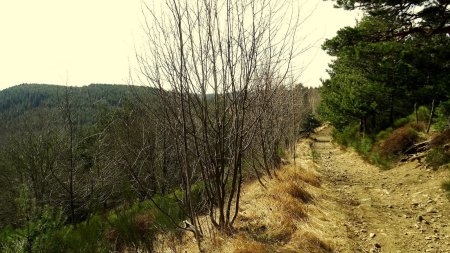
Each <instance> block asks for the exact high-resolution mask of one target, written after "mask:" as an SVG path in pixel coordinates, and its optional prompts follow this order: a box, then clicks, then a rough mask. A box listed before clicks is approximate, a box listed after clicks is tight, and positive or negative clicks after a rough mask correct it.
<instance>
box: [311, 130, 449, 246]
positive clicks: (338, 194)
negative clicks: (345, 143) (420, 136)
mask: <svg viewBox="0 0 450 253" xmlns="http://www.w3.org/2000/svg"><path fill="white" fill-rule="evenodd" d="M330 132H331V129H330V128H329V127H324V128H322V129H321V130H320V131H318V132H317V133H316V134H315V135H314V136H313V139H315V141H314V143H313V144H312V145H311V147H312V149H313V156H314V157H315V162H316V164H317V165H318V166H316V167H317V168H316V169H317V171H318V172H319V173H320V174H321V175H322V179H323V182H324V186H323V187H324V189H323V190H324V192H325V193H324V195H323V197H324V198H325V202H324V203H325V204H323V205H324V206H323V208H324V210H326V209H330V210H329V212H328V213H327V215H328V216H329V217H330V218H329V222H328V223H329V224H328V225H330V227H329V230H328V235H329V237H331V238H332V240H333V241H335V245H334V248H335V251H336V252H408V253H409V252H450V201H449V199H448V198H447V196H446V194H445V192H444V191H443V190H442V189H441V183H442V181H443V180H444V179H445V178H449V176H450V175H449V174H450V171H449V170H448V169H440V170H437V171H434V170H431V169H427V168H425V167H424V166H422V165H421V164H418V163H417V162H414V163H404V164H399V165H398V166H396V167H394V168H392V169H390V170H381V169H380V168H378V167H376V166H374V165H371V164H369V163H368V162H366V161H364V160H363V159H362V158H361V157H360V156H359V155H358V154H356V153H355V152H353V151H351V150H345V149H343V148H341V147H339V146H337V145H335V144H333V143H332V142H331V134H330ZM331 224H334V225H333V226H331Z"/></svg>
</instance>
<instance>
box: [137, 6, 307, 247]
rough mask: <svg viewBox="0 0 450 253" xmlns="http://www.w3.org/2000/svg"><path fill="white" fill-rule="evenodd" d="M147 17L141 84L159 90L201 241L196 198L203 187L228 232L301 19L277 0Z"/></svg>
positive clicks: (150, 12)
mask: <svg viewBox="0 0 450 253" xmlns="http://www.w3.org/2000/svg"><path fill="white" fill-rule="evenodd" d="M144 12H145V17H146V26H145V27H146V32H147V36H148V51H146V52H145V53H142V54H138V55H137V59H138V62H139V68H140V69H139V70H140V71H139V72H140V75H139V81H140V82H141V83H143V84H147V85H150V86H152V87H155V88H157V90H158V92H157V93H158V98H159V101H160V103H161V104H162V105H163V109H162V110H163V113H162V115H163V116H162V117H161V119H160V121H161V122H162V123H163V124H164V130H163V131H167V132H168V133H170V135H171V136H172V137H173V142H174V143H173V152H175V153H176V156H175V159H177V164H178V165H179V166H180V174H181V176H182V179H183V180H182V181H183V184H182V189H183V191H184V192H185V194H184V198H183V203H184V205H185V207H186V209H187V213H188V215H189V218H190V222H191V223H192V224H193V232H194V233H195V235H196V237H197V239H198V241H199V240H200V239H201V237H202V234H203V233H202V226H201V225H202V224H201V222H200V221H199V219H198V215H199V212H198V210H199V209H198V207H196V204H197V203H194V202H193V199H192V197H191V196H190V194H191V189H192V187H193V185H195V184H197V183H201V184H202V185H203V187H204V191H205V194H206V197H207V200H208V201H207V203H208V210H209V216H210V220H211V222H212V223H213V224H214V225H215V226H216V227H217V228H218V229H220V230H222V231H230V229H231V228H232V225H233V223H234V221H235V219H236V217H237V215H238V210H239V197H240V193H241V186H242V181H243V175H242V166H243V163H244V160H245V159H246V158H247V157H246V155H247V150H249V148H250V146H251V145H252V143H253V141H254V139H255V136H258V135H261V134H263V135H264V133H261V132H260V130H261V124H262V122H263V121H262V120H263V119H264V118H265V117H266V116H265V114H266V113H267V108H268V106H269V105H270V104H271V102H272V100H273V98H274V94H275V93H276V91H277V89H278V87H280V86H281V85H283V84H284V81H285V79H286V76H287V74H288V70H289V68H290V66H291V60H292V58H293V56H294V55H295V47H294V42H295V34H296V29H297V27H298V23H299V22H298V15H297V14H298V13H297V12H296V8H295V5H294V4H292V3H291V2H290V1H269V0H244V1H241V0H239V1H238V0H224V1H219V0H197V1H187V0H168V1H166V2H165V6H164V7H163V9H162V10H156V8H154V7H150V6H149V5H146V6H145V10H144ZM270 120H271V121H270V122H269V121H268V122H267V124H271V123H273V122H275V121H276V119H274V118H271V119H270ZM264 124H266V123H264ZM261 144H262V145H264V142H262V143H261ZM271 148H274V147H273V145H272V146H271Z"/></svg>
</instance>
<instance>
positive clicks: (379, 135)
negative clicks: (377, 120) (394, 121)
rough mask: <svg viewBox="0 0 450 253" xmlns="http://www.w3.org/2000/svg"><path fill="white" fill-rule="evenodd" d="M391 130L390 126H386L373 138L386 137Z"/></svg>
mask: <svg viewBox="0 0 450 253" xmlns="http://www.w3.org/2000/svg"><path fill="white" fill-rule="evenodd" d="M392 131H394V129H392V127H388V128H386V129H385V130H383V131H380V132H379V133H378V134H377V135H376V137H375V140H377V141H380V140H383V139H386V138H387V137H388V136H389V135H390V134H391V133H392Z"/></svg>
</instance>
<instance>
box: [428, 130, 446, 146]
mask: <svg viewBox="0 0 450 253" xmlns="http://www.w3.org/2000/svg"><path fill="white" fill-rule="evenodd" d="M449 143H450V128H449V129H446V130H444V131H443V132H441V133H439V134H438V135H436V136H435V137H434V138H433V139H432V140H431V142H430V146H431V147H432V148H443V146H444V145H445V144H449Z"/></svg>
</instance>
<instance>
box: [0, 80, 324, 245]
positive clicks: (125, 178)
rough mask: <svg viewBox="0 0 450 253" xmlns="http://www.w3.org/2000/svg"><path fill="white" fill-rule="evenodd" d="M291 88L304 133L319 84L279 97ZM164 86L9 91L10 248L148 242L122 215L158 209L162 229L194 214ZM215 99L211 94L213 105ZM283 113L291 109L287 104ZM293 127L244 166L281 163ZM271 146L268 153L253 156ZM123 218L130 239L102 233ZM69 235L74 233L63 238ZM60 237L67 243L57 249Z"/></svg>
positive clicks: (4, 241) (249, 170) (3, 163)
mask: <svg viewBox="0 0 450 253" xmlns="http://www.w3.org/2000/svg"><path fill="white" fill-rule="evenodd" d="M291 92H294V93H295V94H296V98H299V99H300V100H298V101H296V103H295V104H294V105H293V106H294V107H293V108H294V112H295V113H296V117H298V119H299V121H298V122H297V123H295V125H294V127H296V129H297V130H296V131H295V134H296V135H298V134H301V132H303V131H305V130H306V131H309V129H310V127H311V126H309V125H308V124H309V122H310V121H307V119H306V118H307V116H308V115H309V114H312V112H313V110H314V108H315V107H317V103H318V101H319V100H318V97H317V94H318V90H317V89H308V88H303V87H302V86H301V85H298V86H296V87H295V89H294V90H292V91H290V90H285V91H283V90H279V91H277V97H279V98H280V100H279V101H280V102H281V101H282V100H281V97H283V96H286V95H287V94H290V93H291ZM156 94H158V92H157V90H155V89H153V88H149V87H137V86H125V85H104V84H93V85H89V86H85V87H66V86H57V85H39V84H24V85H19V86H14V87H12V88H9V89H5V90H3V91H1V92H0V98H1V99H0V101H1V103H0V108H1V110H0V115H1V118H2V121H1V123H0V126H1V128H2V131H1V134H0V138H1V140H2V141H1V142H0V143H1V145H0V171H1V172H2V173H1V176H0V188H1V189H0V201H1V203H2V205H1V207H0V227H2V232H1V233H0V235H3V237H2V236H0V238H1V239H0V242H1V243H0V245H2V247H3V248H2V249H3V250H11V251H14V252H15V251H17V252H19V251H21V250H25V251H27V252H28V251H33V252H55V251H58V252H66V250H68V249H72V250H74V249H75V248H77V247H82V249H87V248H90V249H91V250H93V252H98V251H99V250H101V249H105V250H106V249H108V248H109V247H113V248H114V247H119V246H120V245H122V244H123V246H126V245H131V244H133V243H139V245H141V244H140V243H146V242H148V240H151V238H148V237H147V235H146V234H145V235H139V233H143V232H142V231H134V232H133V229H134V228H133V227H130V226H133V225H132V223H130V224H122V223H123V222H125V221H124V220H121V219H122V218H123V219H134V217H137V216H139V215H141V214H142V213H145V212H147V211H149V210H153V211H152V212H154V214H155V215H156V216H157V217H156V219H157V222H158V224H159V225H158V227H159V228H158V229H160V230H162V231H166V230H167V231H170V230H174V231H176V230H177V226H180V222H181V221H182V220H183V219H186V218H187V217H186V215H188V214H187V213H186V209H184V208H185V207H184V204H183V200H182V199H183V192H182V190H181V189H182V188H180V184H182V182H183V180H182V177H181V175H180V176H178V175H179V173H178V166H179V165H178V164H177V162H176V159H174V157H176V156H177V150H176V149H174V145H175V144H174V143H175V142H174V140H173V137H174V136H173V135H171V134H170V133H169V132H167V131H164V130H162V125H161V122H160V121H159V120H158V119H160V117H162V116H161V113H162V111H161V109H159V108H160V107H158V99H157V95H156ZM159 94H160V93H159ZM169 94H170V93H166V95H169ZM283 94H285V95H283ZM164 96H165V95H164ZM213 99H214V98H213V97H212V95H210V94H208V101H209V102H208V103H213ZM155 108H156V109H155ZM155 112H159V113H160V114H159V115H158V114H155ZM273 113H274V114H271V115H273V117H277V118H280V117H284V116H283V114H284V112H282V111H278V112H275V111H274V112H273ZM276 115H278V116H276ZM280 119H281V118H280ZM279 123H282V122H279ZM284 124H289V122H286V123H284ZM300 124H302V125H300ZM273 126H274V127H275V126H276V125H273ZM284 126H286V125H284ZM280 127H281V126H280ZM267 130H269V129H267ZM280 130H281V128H280V129H279V130H278V131H280ZM272 131H273V130H272ZM286 134H287V135H286ZM289 134H290V132H286V133H285V134H282V132H278V134H277V135H258V136H260V137H261V138H262V137H264V138H265V137H270V136H273V137H272V138H274V137H275V139H273V140H269V139H267V140H265V141H264V142H263V143H262V145H263V146H258V145H256V146H254V147H253V148H252V149H251V150H249V152H255V153H253V154H252V153H249V154H248V155H247V156H246V158H245V164H246V165H245V169H243V170H242V173H243V174H248V175H254V173H255V172H256V173H257V174H258V173H263V172H262V171H261V172H258V170H261V169H262V167H261V165H262V164H264V163H267V166H270V167H267V169H270V168H271V167H273V166H275V167H276V166H277V165H276V164H278V163H279V161H280V160H279V159H280V156H281V154H282V152H284V151H282V150H284V149H285V148H287V146H285V145H286V144H285V138H286V137H287V136H289ZM283 136H285V137H283ZM260 137H258V138H260ZM261 140H264V139H261ZM269 141H270V142H269ZM266 142H267V143H266ZM271 143H272V144H271ZM264 145H266V148H267V149H263V150H262V151H264V152H267V154H266V156H265V158H264V159H267V160H253V159H252V158H251V157H252V156H253V157H255V159H256V157H258V152H261V151H258V148H261V147H263V148H264ZM273 145H276V146H273ZM259 154H262V153H259ZM200 176H201V175H200V174H197V173H195V177H196V178H197V179H195V180H196V183H195V184H194V185H193V186H192V193H191V194H195V195H194V196H193V200H192V201H195V208H196V210H198V212H200V213H204V212H205V210H207V206H206V205H205V203H204V201H205V199H204V198H205V197H206V195H205V194H206V193H205V192H204V191H205V190H204V189H203V184H204V183H203V182H202V180H201V177H200ZM246 177H247V176H246ZM174 194H175V195H174ZM158 209H161V211H160V212H158ZM114 210H115V211H114ZM97 215H99V216H97ZM104 215H106V217H105V216H104ZM136 215H137V216H136ZM166 215H170V216H166ZM122 216H123V217H122ZM139 217H140V216H139ZM86 222H87V223H86ZM129 222H134V221H133V220H130V221H129ZM110 223H113V224H110ZM77 224H78V225H77ZM72 225H75V227H72ZM117 226H125V227H124V229H129V230H131V231H128V232H126V231H122V232H119V231H117V233H121V234H120V235H117V236H119V237H118V238H116V239H120V240H123V241H122V242H120V245H116V244H115V243H113V242H112V241H108V239H107V238H104V237H103V235H102V233H105V232H106V231H109V230H114V231H116V229H120V228H119V227H117ZM86 230H89V231H90V230H93V231H90V232H89V233H88V232H87V231H86ZM155 232H156V231H155ZM61 233H62V234H61ZM85 233H87V234H85ZM91 233H94V235H95V238H97V237H99V239H98V240H97V239H96V240H95V241H89V240H88V239H89V238H88V237H90V236H94V235H92V234H91ZM63 234H66V235H65V236H69V237H67V238H66V239H64V238H60V239H56V238H59V236H63ZM124 236H125V238H123V237H124ZM127 236H137V238H134V237H133V238H134V239H132V238H128V237H127ZM140 236H142V237H140ZM74 237H79V240H80V241H76V240H74V239H73V238H74ZM57 240H63V241H64V242H65V243H67V244H63V245H59V246H58V247H59V249H57V248H53V247H55V246H56V245H53V246H52V243H55V242H56V241H57ZM136 240H137V241H136ZM141 240H142V241H141ZM99 243H100V244H99ZM108 245H110V246H108ZM136 246H137V247H141V246H143V245H141V246H138V245H136ZM147 246H148V245H147ZM22 247H23V248H22ZM42 247H44V248H42ZM46 247H50V248H46ZM120 247H122V246H120ZM148 247H150V246H148ZM48 250H49V251H48ZM82 251H83V252H86V251H84V250H82ZM77 252H78V251H77Z"/></svg>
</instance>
